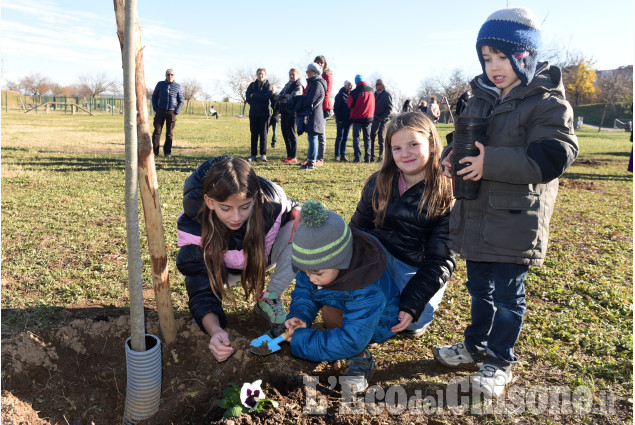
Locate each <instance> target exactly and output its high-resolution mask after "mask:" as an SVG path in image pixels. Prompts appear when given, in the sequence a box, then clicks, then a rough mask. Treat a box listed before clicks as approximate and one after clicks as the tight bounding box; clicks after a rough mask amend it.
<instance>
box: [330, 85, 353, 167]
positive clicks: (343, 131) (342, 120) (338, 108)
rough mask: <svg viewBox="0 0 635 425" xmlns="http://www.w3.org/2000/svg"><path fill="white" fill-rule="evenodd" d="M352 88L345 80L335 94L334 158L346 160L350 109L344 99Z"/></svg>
mask: <svg viewBox="0 0 635 425" xmlns="http://www.w3.org/2000/svg"><path fill="white" fill-rule="evenodd" d="M351 90H353V83H351V82H350V81H348V80H346V81H344V87H342V88H341V89H340V91H339V92H338V93H337V94H336V95H335V105H334V110H333V112H335V123H336V124H337V133H336V135H335V160H336V161H342V162H348V158H346V142H347V141H348V132H349V131H350V129H351V110H350V108H349V107H348V104H347V103H346V101H347V100H348V94H349V93H350V92H351Z"/></svg>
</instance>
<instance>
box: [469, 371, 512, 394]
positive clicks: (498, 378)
mask: <svg viewBox="0 0 635 425" xmlns="http://www.w3.org/2000/svg"><path fill="white" fill-rule="evenodd" d="M511 380H512V367H511V365H507V366H506V367H501V366H497V365H494V364H492V363H483V365H482V366H481V368H480V369H479V371H478V372H476V373H475V374H474V376H472V377H471V378H470V382H471V383H472V388H473V389H474V390H476V391H480V392H481V393H483V395H484V396H485V398H497V397H498V396H500V395H501V394H503V392H504V391H505V386H506V385H507V384H509V383H510V382H511Z"/></svg>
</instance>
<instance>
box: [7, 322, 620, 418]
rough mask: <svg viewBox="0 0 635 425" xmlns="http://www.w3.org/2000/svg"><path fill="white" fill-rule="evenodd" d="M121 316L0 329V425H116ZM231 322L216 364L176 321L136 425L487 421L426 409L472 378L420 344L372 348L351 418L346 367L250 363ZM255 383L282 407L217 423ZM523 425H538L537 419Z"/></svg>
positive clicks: (252, 330) (242, 331)
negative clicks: (228, 401) (151, 407)
mask: <svg viewBox="0 0 635 425" xmlns="http://www.w3.org/2000/svg"><path fill="white" fill-rule="evenodd" d="M66 312H68V310H66ZM67 314H68V313H67ZM121 314H122V313H121V311H117V312H108V313H106V314H104V311H103V310H101V311H100V312H98V313H96V314H94V315H92V316H90V317H86V316H87V314H86V313H84V314H82V315H80V318H77V317H78V316H77V315H75V316H74V317H76V318H75V319H69V320H66V321H65V322H64V323H62V324H57V325H50V326H49V327H48V328H46V329H38V330H32V331H22V332H14V333H6V332H8V331H7V329H6V328H3V335H2V389H3V392H2V423H3V424H35V425H45V424H55V425H57V424H60V425H62V424H64V425H66V424H71V425H75V424H95V425H100V424H118V423H121V422H122V417H123V414H124V408H125V393H126V359H125V350H124V345H125V341H126V339H127V338H128V336H129V334H130V329H129V317H128V316H126V315H121ZM149 316H150V317H148V318H147V319H146V326H147V333H149V334H154V335H158V336H161V333H160V330H159V324H158V321H157V319H156V317H152V316H156V315H155V314H154V313H153V312H151V313H150V314H149ZM229 321H230V327H229V330H228V333H229V336H230V338H231V340H232V346H233V347H234V348H235V350H236V351H235V353H234V355H233V356H232V357H230V358H229V359H228V360H227V361H225V362H223V363H218V362H216V361H215V360H214V358H213V357H212V356H211V354H210V353H209V349H208V344H209V337H208V336H207V335H206V334H204V333H203V332H201V331H200V330H199V329H198V327H197V326H196V325H195V324H194V323H193V322H192V321H191V320H189V319H188V318H180V319H177V323H176V324H177V340H176V342H175V343H173V344H171V345H166V344H162V346H161V348H162V374H163V376H162V388H161V400H160V407H159V410H158V411H157V413H156V414H155V415H154V416H152V417H151V418H148V419H146V420H144V421H141V422H139V424H147V425H150V424H152V425H155V424H158V425H162V424H166V425H167V424H211V423H222V424H225V425H256V424H263V425H264V424H266V425H274V424H276V425H277V424H282V423H310V424H351V425H352V424H358V423H362V422H363V423H367V424H376V425H379V424H399V425H404V424H418V423H422V424H423V423H427V424H435V423H436V424H439V423H442V424H466V423H480V422H482V420H484V419H486V418H487V416H485V417H483V416H476V417H475V416H473V415H467V416H466V415H458V416H456V415H454V414H452V413H451V411H448V408H451V406H449V405H445V406H440V407H441V409H440V410H438V411H436V410H434V407H435V406H434V405H432V408H430V404H429V402H428V401H427V400H432V401H434V400H436V399H439V397H440V396H444V397H446V396H445V395H444V393H445V394H446V395H447V394H448V388H450V386H451V385H454V384H451V382H452V379H455V378H456V379H459V380H465V379H466V377H468V376H469V375H470V374H471V373H473V372H470V371H463V372H458V371H456V370H450V369H447V368H443V367H440V366H439V365H438V364H437V363H436V362H435V361H434V360H432V356H431V354H430V352H429V350H428V348H426V347H425V346H423V345H422V346H421V352H420V353H413V354H414V356H413V357H412V359H413V360H412V361H410V360H409V361H395V358H396V357H397V355H402V354H403V353H404V352H405V351H408V350H409V348H408V347H410V349H411V348H412V347H413V345H412V342H408V343H406V340H403V339H400V337H397V338H396V339H395V340H393V341H392V342H391V343H390V344H384V345H382V346H381V348H377V349H373V350H376V353H377V356H376V366H375V371H374V374H373V376H372V377H371V384H375V385H377V387H376V390H378V391H379V392H376V390H372V388H373V387H371V389H369V390H367V391H366V392H365V394H361V395H360V396H359V397H361V399H358V400H361V401H362V403H363V402H364V401H366V403H367V404H366V406H365V407H364V406H362V407H361V409H357V410H355V409H356V405H355V404H354V403H353V404H351V403H348V401H349V400H350V399H347V398H346V395H345V393H344V391H342V389H341V388H340V387H339V386H338V376H341V374H342V371H343V366H344V364H343V363H344V362H322V363H314V362H309V361H304V360H301V359H298V358H295V357H293V356H292V355H291V353H290V350H289V345H288V344H287V343H283V344H281V347H282V348H281V349H280V350H279V351H277V352H275V353H272V354H270V355H266V356H258V355H255V354H253V353H251V352H250V350H249V344H250V342H251V340H252V339H254V338H256V337H258V336H261V335H262V334H263V333H265V331H266V330H267V329H266V328H264V327H263V326H264V325H263V324H262V322H261V320H259V319H258V318H257V317H255V316H254V315H249V314H241V315H233V316H232V315H230V317H229ZM21 329H25V327H21ZM380 350H381V352H380ZM550 373H551V372H550ZM551 375H553V373H551ZM551 375H550V376H549V380H550V381H551V382H557V379H558V377H557V376H551ZM257 379H261V380H262V382H263V386H262V388H263V390H264V392H265V394H266V396H267V397H268V398H270V399H273V400H276V401H278V402H279V406H278V407H277V408H275V409H273V408H270V409H266V410H264V411H262V412H261V413H259V414H257V415H242V416H239V417H234V418H231V419H223V417H222V416H223V410H222V409H221V408H219V407H218V406H217V403H218V401H220V400H221V399H222V398H223V389H225V388H227V387H228V386H229V383H230V382H235V383H237V384H238V385H242V383H245V382H253V381H255V380H257ZM521 379H522V373H521ZM307 382H309V385H307ZM311 382H312V383H311ZM402 383H403V384H402ZM397 387H398V388H397ZM455 387H456V386H455ZM391 388H393V389H396V390H397V392H393V394H392V397H393V399H394V397H395V396H401V395H402V394H400V393H399V392H398V391H402V392H403V396H404V397H406V395H407V396H408V397H410V396H413V395H418V397H419V401H418V402H417V403H418V404H417V405H416V406H415V405H413V404H412V398H408V399H406V401H407V403H406V404H404V405H403V409H402V410H399V409H396V408H395V405H393V406H392V408H391V405H390V404H389V403H388V400H389V398H390V397H389V393H390V392H391V391H392V389H391ZM309 389H311V390H309ZM384 390H385V394H384V393H383V391H384ZM373 391H375V392H373ZM369 397H370V399H371V402H372V403H371V404H368V400H369ZM423 398H425V400H423ZM446 398H447V397H446ZM374 400H378V401H380V402H378V403H377V402H374ZM382 400H386V401H387V402H386V403H384V402H383V401H382ZM439 400H440V399H439ZM422 401H423V402H422ZM358 407H359V405H358ZM630 408H632V405H631V406H630V407H629V406H628V405H620V406H619V410H618V413H617V415H616V416H615V417H618V418H620V420H622V419H624V420H625V419H626V418H628V416H629V413H630V412H631V410H630ZM395 409H396V410H395ZM421 409H423V410H424V412H423V413H421ZM426 409H427V411H426ZM631 418H632V416H631ZM523 419H527V422H526V423H544V418H542V419H541V418H540V416H534V417H527V416H523ZM534 419H535V420H534ZM569 419H572V418H569ZM595 420H597V421H595ZM594 423H612V422H611V420H610V417H607V416H600V415H594Z"/></svg>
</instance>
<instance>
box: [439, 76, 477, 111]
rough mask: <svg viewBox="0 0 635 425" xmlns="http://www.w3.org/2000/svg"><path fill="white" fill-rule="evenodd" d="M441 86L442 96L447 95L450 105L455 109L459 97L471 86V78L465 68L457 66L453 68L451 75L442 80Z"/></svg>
mask: <svg viewBox="0 0 635 425" xmlns="http://www.w3.org/2000/svg"><path fill="white" fill-rule="evenodd" d="M439 86H440V88H441V96H445V97H446V99H447V100H448V103H449V104H450V107H451V108H452V109H454V107H455V106H456V102H457V101H458V100H459V97H460V96H461V95H462V94H463V93H464V92H465V91H467V89H469V88H470V79H469V77H467V76H466V74H465V72H464V71H463V70H461V69H458V68H457V69H454V70H452V73H451V74H450V76H449V77H447V78H444V79H442V80H440V81H439Z"/></svg>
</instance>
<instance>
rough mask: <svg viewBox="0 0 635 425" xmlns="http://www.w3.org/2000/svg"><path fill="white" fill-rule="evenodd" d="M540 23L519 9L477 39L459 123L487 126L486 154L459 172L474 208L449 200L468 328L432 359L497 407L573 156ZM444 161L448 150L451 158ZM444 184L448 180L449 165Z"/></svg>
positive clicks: (494, 20)
mask: <svg viewBox="0 0 635 425" xmlns="http://www.w3.org/2000/svg"><path fill="white" fill-rule="evenodd" d="M540 33H541V29H540V22H539V21H538V19H537V18H536V16H534V14H533V13H532V12H531V11H530V10H529V9H527V8H525V7H512V8H507V9H502V10H499V11H497V12H494V13H492V14H491V15H490V16H489V17H488V18H487V20H486V21H485V23H484V24H483V26H482V27H481V29H480V31H479V33H478V37H477V39H476V53H477V55H478V59H479V61H480V62H481V67H482V69H483V73H482V74H481V75H479V76H477V77H476V78H474V80H472V82H471V83H470V86H471V88H472V93H473V94H474V95H473V96H472V97H471V98H470V99H469V100H468V102H467V106H466V108H465V109H464V111H463V113H462V114H461V117H463V116H468V117H484V118H488V130H487V136H488V137H487V139H488V140H487V146H485V144H484V143H481V142H476V146H477V147H478V150H479V155H478V156H471V157H466V158H464V159H461V160H460V161H459V163H461V164H465V163H469V164H468V165H467V166H466V167H465V168H463V169H462V170H460V171H458V172H457V173H456V174H457V176H461V177H462V178H463V179H464V180H474V181H479V180H480V181H481V187H480V192H479V194H478V197H477V198H476V199H470V200H468V199H457V200H456V203H455V205H454V208H453V209H452V212H451V218H450V241H449V246H450V248H451V249H453V250H454V251H456V252H457V253H459V254H460V255H461V256H463V257H464V258H465V259H466V264H467V282H466V286H467V289H468V292H469V293H470V295H471V297H472V303H471V313H472V323H471V324H470V325H469V326H468V327H467V328H466V329H465V335H464V341H463V342H460V343H456V344H452V345H446V346H443V347H435V348H434V349H433V353H434V357H435V358H436V359H437V360H438V361H439V362H440V363H441V364H443V365H445V366H449V367H459V366H463V365H473V364H476V365H478V366H479V371H478V372H477V373H476V374H475V375H473V376H472V377H471V384H472V388H473V389H475V390H477V391H480V392H482V393H483V394H484V395H485V397H490V398H491V397H498V396H500V395H501V394H502V393H503V392H504V391H505V387H506V386H507V385H508V384H509V383H510V382H511V379H512V372H511V369H512V365H513V364H514V363H516V362H517V360H518V359H517V358H516V355H515V354H514V345H515V344H516V341H517V340H518V336H519V335H520V330H521V327H522V324H523V319H524V316H525V311H526V309H527V302H526V300H525V287H524V281H525V278H526V276H527V272H528V270H529V266H540V265H542V264H543V262H544V259H545V254H546V251H547V243H548V238H549V220H550V218H551V214H552V213H553V210H554V205H555V201H556V195H557V193H558V177H559V176H561V175H562V174H563V173H564V172H565V170H566V169H567V168H568V167H569V165H571V163H572V162H573V161H574V160H575V158H576V156H577V155H578V141H577V138H576V136H575V135H574V133H573V111H572V109H571V105H569V102H567V101H566V100H565V91H564V85H563V82H562V71H561V70H560V69H559V68H558V67H555V66H552V65H549V63H547V62H538V60H537V55H538V49H539V48H540ZM446 150H448V151H451V145H450V146H449V149H448V148H446ZM443 165H444V167H445V171H444V174H445V175H446V176H448V177H451V173H450V170H451V167H452V165H451V163H450V160H449V155H448V156H446V157H445V159H444V160H443Z"/></svg>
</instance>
